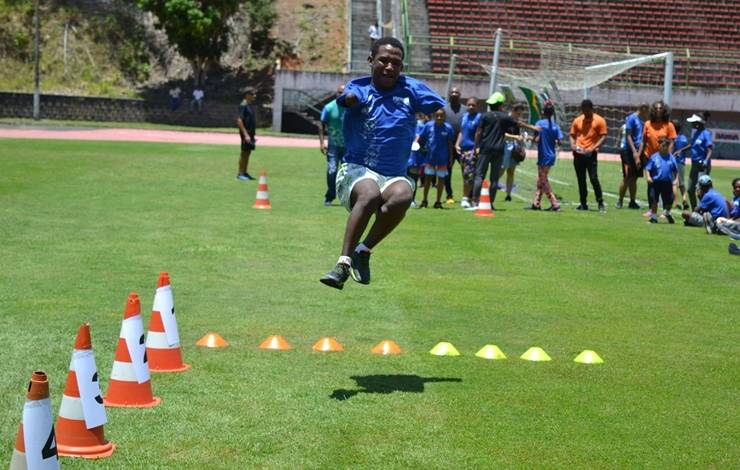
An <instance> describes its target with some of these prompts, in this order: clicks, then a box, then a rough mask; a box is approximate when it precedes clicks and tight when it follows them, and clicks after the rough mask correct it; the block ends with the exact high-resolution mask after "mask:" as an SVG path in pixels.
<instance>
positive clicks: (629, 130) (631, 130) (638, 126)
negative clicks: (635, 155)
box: [624, 113, 645, 149]
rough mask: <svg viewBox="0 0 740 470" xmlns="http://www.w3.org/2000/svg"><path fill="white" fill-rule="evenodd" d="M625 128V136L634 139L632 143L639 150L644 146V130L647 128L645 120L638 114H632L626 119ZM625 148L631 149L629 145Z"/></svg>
mask: <svg viewBox="0 0 740 470" xmlns="http://www.w3.org/2000/svg"><path fill="white" fill-rule="evenodd" d="M624 127H625V134H626V135H629V136H631V137H632V143H634V144H635V148H636V149H639V148H640V144H642V130H643V129H644V128H645V123H644V122H643V120H642V119H640V116H639V115H638V114H637V113H632V114H630V115H629V116H627V117H626V118H625V119H624ZM625 148H629V144H627V147H625Z"/></svg>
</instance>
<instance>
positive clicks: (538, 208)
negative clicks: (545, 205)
mask: <svg viewBox="0 0 740 470" xmlns="http://www.w3.org/2000/svg"><path fill="white" fill-rule="evenodd" d="M529 210H533V211H540V210H542V208H541V207H540V206H535V205H534V204H532V205H531V206H529Z"/></svg>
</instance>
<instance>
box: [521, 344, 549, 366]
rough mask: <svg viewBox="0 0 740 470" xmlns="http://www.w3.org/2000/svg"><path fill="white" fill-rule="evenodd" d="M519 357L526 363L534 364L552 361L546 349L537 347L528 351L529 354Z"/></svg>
mask: <svg viewBox="0 0 740 470" xmlns="http://www.w3.org/2000/svg"><path fill="white" fill-rule="evenodd" d="M519 357H520V358H522V359H524V360H525V361H532V362H546V361H551V360H552V359H551V358H550V356H548V355H547V353H546V352H545V350H544V349H542V348H539V347H537V346H533V347H531V348H529V349H527V352H525V353H524V354H522V355H521V356H519Z"/></svg>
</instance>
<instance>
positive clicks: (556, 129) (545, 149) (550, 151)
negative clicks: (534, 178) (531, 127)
mask: <svg viewBox="0 0 740 470" xmlns="http://www.w3.org/2000/svg"><path fill="white" fill-rule="evenodd" d="M535 127H537V133H538V134H539V136H540V140H539V142H538V143H537V165H538V166H553V165H554V164H555V145H556V143H557V141H558V140H563V131H561V130H560V126H558V123H557V122H555V120H549V119H540V120H539V121H537V124H535Z"/></svg>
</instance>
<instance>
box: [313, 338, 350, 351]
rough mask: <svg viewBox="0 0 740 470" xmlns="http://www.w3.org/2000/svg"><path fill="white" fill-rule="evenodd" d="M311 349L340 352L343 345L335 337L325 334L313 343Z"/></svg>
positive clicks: (342, 349)
mask: <svg viewBox="0 0 740 470" xmlns="http://www.w3.org/2000/svg"><path fill="white" fill-rule="evenodd" d="M313 350H314V351H317V352H342V351H344V347H342V345H341V344H339V342H338V341H337V340H336V339H334V338H331V337H329V336H326V337H324V338H321V339H320V340H318V341H317V342H316V344H314V345H313Z"/></svg>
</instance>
